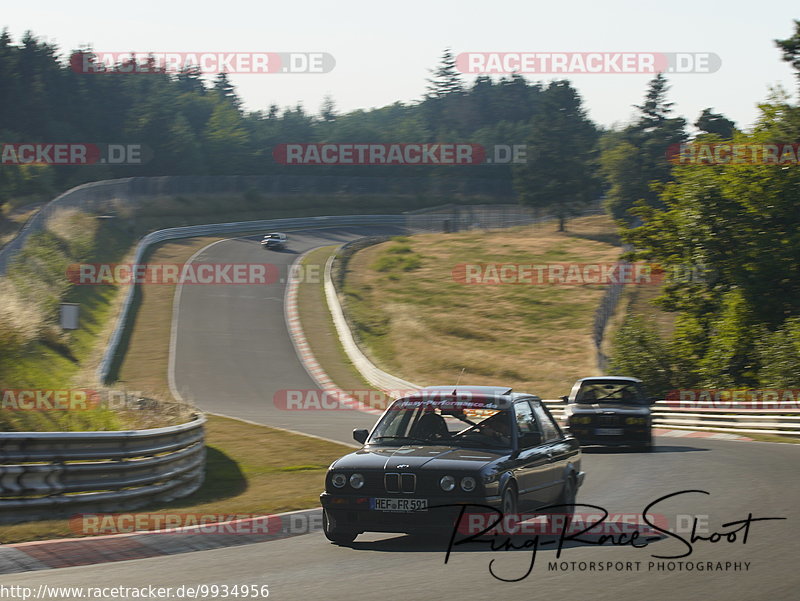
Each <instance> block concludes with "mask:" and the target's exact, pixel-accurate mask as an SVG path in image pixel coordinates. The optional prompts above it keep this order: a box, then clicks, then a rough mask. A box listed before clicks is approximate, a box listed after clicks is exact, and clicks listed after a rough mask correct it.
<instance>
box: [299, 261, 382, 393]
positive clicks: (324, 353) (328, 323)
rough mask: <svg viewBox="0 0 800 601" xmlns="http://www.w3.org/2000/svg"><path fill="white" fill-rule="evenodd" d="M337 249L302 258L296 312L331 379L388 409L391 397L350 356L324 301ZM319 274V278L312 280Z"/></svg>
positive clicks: (310, 343) (317, 358) (314, 352)
mask: <svg viewBox="0 0 800 601" xmlns="http://www.w3.org/2000/svg"><path fill="white" fill-rule="evenodd" d="M337 248H338V246H324V247H321V248H318V249H315V250H312V251H311V252H309V253H308V254H307V255H306V256H305V257H304V258H303V259H302V266H303V268H302V270H301V273H303V274H307V275H308V276H309V277H306V278H304V279H303V280H302V281H301V283H300V284H299V285H298V290H297V309H298V313H299V316H300V323H301V324H302V327H303V332H304V334H305V337H306V340H307V341H308V345H309V346H310V347H311V352H312V353H313V354H314V357H315V358H316V360H317V361H318V362H319V364H320V365H321V366H322V367H323V369H324V370H325V373H326V374H328V377H330V379H331V380H333V382H334V383H335V384H336V385H337V386H338V387H339V388H341V389H342V390H345V391H349V392H352V393H353V394H356V395H359V394H360V395H363V396H359V397H358V398H361V399H363V400H364V402H366V403H367V404H370V405H372V406H374V407H376V408H378V409H384V408H386V406H387V404H388V401H389V397H388V396H386V395H384V394H383V393H381V392H380V391H378V390H377V389H375V388H374V387H373V386H372V385H371V384H369V382H367V381H366V380H365V379H364V378H363V377H362V376H361V374H360V373H359V371H358V370H357V369H356V368H355V366H354V365H353V364H352V362H351V361H350V360H349V358H348V357H347V354H346V353H345V351H344V348H343V347H342V343H341V342H340V340H339V335H338V333H337V332H336V326H335V325H334V323H333V318H332V317H331V312H330V310H329V309H328V302H327V300H326V298H325V282H324V273H325V264H326V263H327V261H328V258H329V257H331V256H333V255H335V254H336V249H337ZM314 274H319V277H313V276H314Z"/></svg>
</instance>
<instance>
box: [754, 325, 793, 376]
mask: <svg viewBox="0 0 800 601" xmlns="http://www.w3.org/2000/svg"><path fill="white" fill-rule="evenodd" d="M756 352H757V354H758V357H759V361H760V364H761V368H760V369H759V372H758V381H759V385H760V386H761V387H763V388H797V387H798V386H800V318H798V317H793V318H790V319H787V320H786V321H785V322H784V323H783V327H782V328H780V329H778V330H776V331H775V332H769V331H767V330H764V331H763V332H762V334H761V336H760V337H759V339H758V341H757V343H756Z"/></svg>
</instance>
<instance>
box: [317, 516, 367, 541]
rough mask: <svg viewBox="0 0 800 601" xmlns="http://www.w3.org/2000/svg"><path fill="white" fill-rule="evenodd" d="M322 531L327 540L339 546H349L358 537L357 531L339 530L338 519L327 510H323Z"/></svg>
mask: <svg viewBox="0 0 800 601" xmlns="http://www.w3.org/2000/svg"><path fill="white" fill-rule="evenodd" d="M322 531H323V532H324V533H325V538H327V539H328V540H329V541H331V542H333V543H336V544H337V545H349V544H350V543H352V542H353V541H354V540H356V537H357V536H358V532H356V531H355V530H342V529H341V528H337V526H336V518H334V517H333V516H332V515H331V514H330V513H329V512H328V510H327V509H323V510H322Z"/></svg>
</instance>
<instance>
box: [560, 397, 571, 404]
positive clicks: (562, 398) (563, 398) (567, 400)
mask: <svg viewBox="0 0 800 601" xmlns="http://www.w3.org/2000/svg"><path fill="white" fill-rule="evenodd" d="M561 400H562V401H564V402H565V403H569V397H568V396H566V395H564V396H562V397H561Z"/></svg>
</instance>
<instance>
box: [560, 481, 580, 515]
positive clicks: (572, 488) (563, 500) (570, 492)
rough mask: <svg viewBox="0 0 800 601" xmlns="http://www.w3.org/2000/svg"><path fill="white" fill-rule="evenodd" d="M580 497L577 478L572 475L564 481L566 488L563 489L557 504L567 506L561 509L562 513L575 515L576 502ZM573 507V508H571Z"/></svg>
mask: <svg viewBox="0 0 800 601" xmlns="http://www.w3.org/2000/svg"><path fill="white" fill-rule="evenodd" d="M577 497H578V485H577V483H576V482H575V476H573V475H572V474H570V475H569V476H568V477H567V479H566V480H565V481H564V488H562V489H561V495H560V496H559V497H558V501H557V503H558V504H559V505H566V506H567V507H560V508H559V512H560V513H575V507H574V505H575V500H576V499H577ZM569 505H572V507H569Z"/></svg>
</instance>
